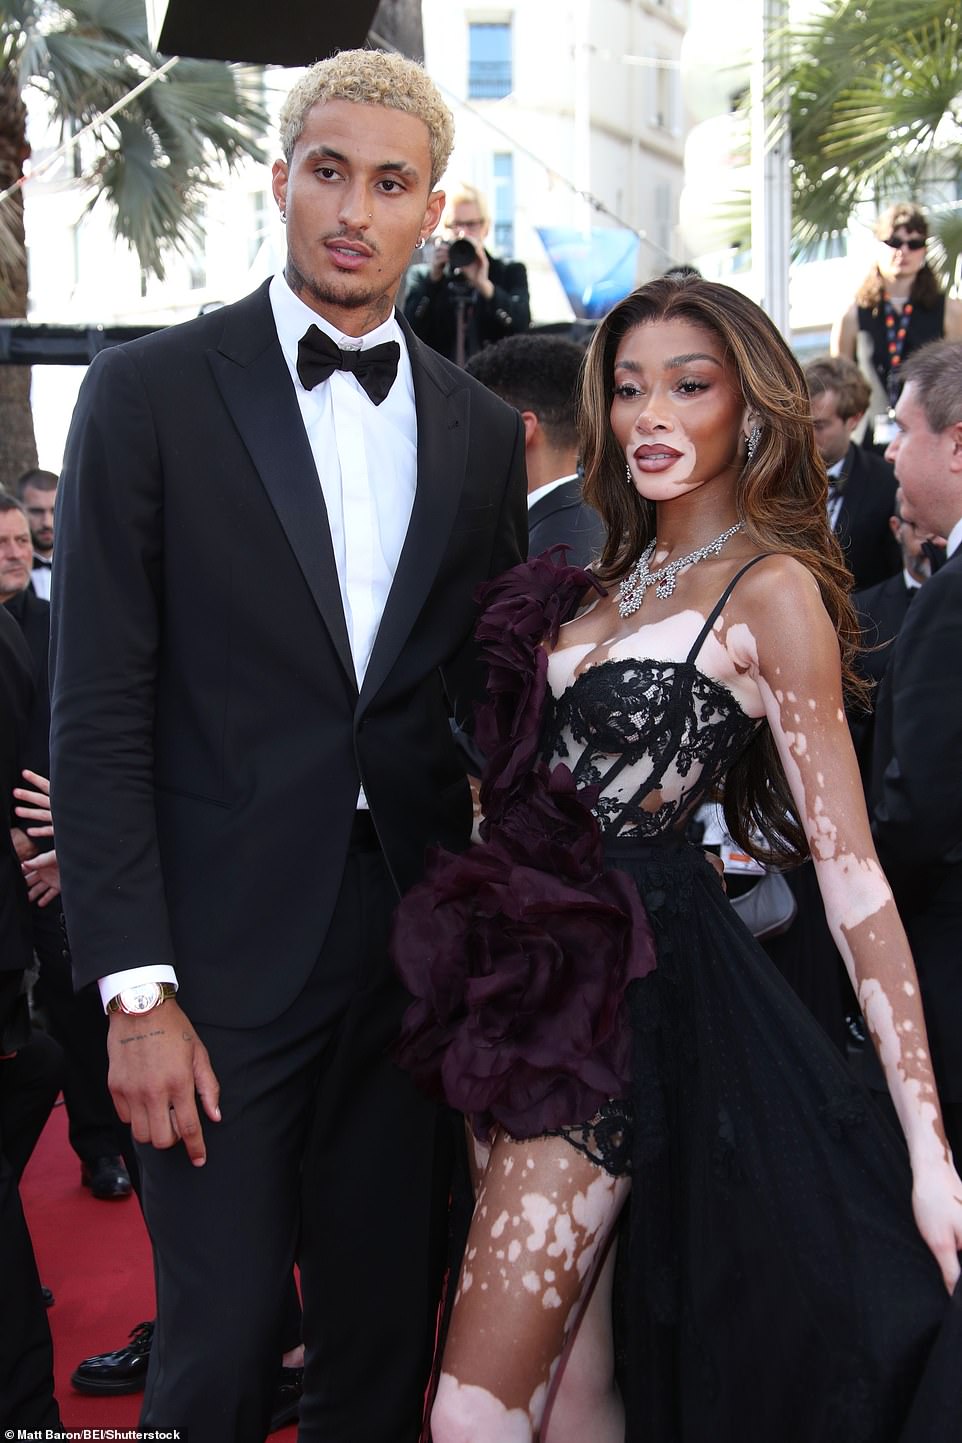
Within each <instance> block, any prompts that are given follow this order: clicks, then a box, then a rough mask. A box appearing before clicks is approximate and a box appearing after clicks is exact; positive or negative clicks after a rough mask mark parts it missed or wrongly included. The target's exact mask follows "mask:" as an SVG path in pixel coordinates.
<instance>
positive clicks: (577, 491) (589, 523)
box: [528, 476, 605, 566]
mask: <svg viewBox="0 0 962 1443" xmlns="http://www.w3.org/2000/svg"><path fill="white" fill-rule="evenodd" d="M562 542H563V543H564V545H565V546H567V547H568V548H569V549H568V554H567V556H566V558H565V559H566V561H567V562H568V564H569V566H587V565H588V564H589V562H591V561H594V560H595V559H596V558H597V557H598V556H599V555H600V554H601V548H602V547H603V546H604V543H605V527H604V522H603V521H602V519H601V517H600V516H599V515H598V513H597V511H595V509H594V507H592V506H588V505H587V503H586V502H585V501H583V500H582V496H581V482H580V481H579V480H578V478H577V477H576V476H575V477H573V478H572V479H571V480H570V481H566V482H565V483H564V485H563V486H556V487H555V489H554V490H553V491H549V492H548V495H547V496H542V498H541V500H540V501H536V502H535V504H534V505H533V506H532V507H531V509H530V511H529V512H528V551H529V553H530V554H531V555H532V556H537V555H539V553H540V552H542V551H547V549H548V548H549V546H557V545H558V544H559V543H562Z"/></svg>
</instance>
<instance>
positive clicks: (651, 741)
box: [541, 557, 761, 839]
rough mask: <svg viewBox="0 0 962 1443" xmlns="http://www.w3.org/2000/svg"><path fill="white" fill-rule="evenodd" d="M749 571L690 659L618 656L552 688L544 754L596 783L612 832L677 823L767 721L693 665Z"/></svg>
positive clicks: (655, 831) (601, 813)
mask: <svg viewBox="0 0 962 1443" xmlns="http://www.w3.org/2000/svg"><path fill="white" fill-rule="evenodd" d="M757 559H758V560H761V558H760V557H759V558H757ZM751 564H753V563H749V565H751ZM746 569H747V568H742V570H741V571H739V573H738V575H737V576H735V577H733V578H732V581H731V582H730V583H729V585H728V586H727V587H726V589H725V593H724V595H723V596H722V597H721V598H720V600H719V601H718V603H717V605H716V606H715V607H714V608H713V610H712V612H711V615H710V616H709V617H708V618H707V619H706V621H705V624H704V626H703V627H702V629H701V631H700V632H699V634H698V637H697V638H696V640H695V643H694V645H693V646H692V648H691V650H690V651H689V653H688V655H687V657H686V658H685V659H684V660H683V661H655V660H652V659H645V658H637V657H625V658H617V659H615V658H611V659H608V660H606V661H602V662H598V663H597V664H596V665H593V666H589V667H587V668H586V669H585V670H584V671H582V672H581V673H580V675H578V676H576V677H575V678H574V679H573V681H572V682H571V683H570V685H567V686H565V687H564V689H563V690H561V692H560V694H558V695H555V694H554V693H551V694H550V695H549V699H548V705H547V707H546V710H545V717H544V724H543V730H542V736H541V754H542V756H543V757H544V759H545V761H546V762H547V763H548V766H549V768H551V767H554V766H556V765H557V764H558V763H559V762H561V763H564V764H565V765H566V766H567V767H568V768H569V770H570V771H571V773H572V776H573V777H574V780H575V784H576V785H577V786H578V787H579V788H581V787H597V788H598V792H599V794H598V799H597V801H596V803H595V805H594V812H595V815H596V816H597V818H598V822H599V824H600V826H601V830H602V832H603V833H604V834H605V835H606V836H622V837H637V838H639V839H650V838H652V837H657V836H661V835H663V834H664V833H665V832H668V831H671V830H673V829H675V828H678V827H680V826H681V825H682V824H683V822H684V820H685V819H686V818H687V816H688V815H689V813H690V812H691V811H692V809H693V808H695V807H696V806H698V805H699V804H700V803H701V802H702V801H704V800H705V798H706V797H707V796H708V794H709V793H710V792H711V791H712V789H713V788H714V787H715V785H716V783H717V782H718V781H720V779H721V778H722V777H723V776H724V775H725V773H726V771H727V770H728V769H729V767H730V766H731V765H732V763H733V762H734V761H735V760H736V759H737V757H738V756H739V754H740V753H741V752H742V751H743V750H744V749H745V747H746V746H747V745H748V743H749V742H750V741H751V739H752V737H753V736H754V735H755V732H756V730H757V729H758V727H759V725H760V724H761V722H760V719H759V718H756V717H751V716H748V715H747V713H746V712H744V711H743V710H742V708H741V707H740V706H739V704H738V701H737V700H736V698H735V697H734V695H733V694H732V693H731V692H730V691H729V690H728V688H727V687H726V686H725V685H724V684H723V683H722V682H720V681H718V680H716V679H715V678H714V677H710V676H707V675H706V674H705V673H704V672H702V671H699V670H698V667H697V665H696V658H697V656H698V654H699V652H700V651H701V648H702V646H703V645H704V642H705V639H706V638H707V636H708V634H709V632H710V631H711V629H712V627H713V626H714V624H715V621H716V620H717V618H718V616H719V615H720V613H721V609H722V607H723V606H724V604H725V602H726V601H727V600H728V597H729V596H730V594H731V591H732V588H733V587H734V585H735V583H736V582H737V581H738V579H739V577H740V576H742V575H743V574H744V571H745V570H746ZM556 656H557V654H556ZM554 660H556V658H552V659H550V660H549V668H548V675H549V682H550V681H551V679H552V672H553V671H555V670H556V667H554V666H552V661H554Z"/></svg>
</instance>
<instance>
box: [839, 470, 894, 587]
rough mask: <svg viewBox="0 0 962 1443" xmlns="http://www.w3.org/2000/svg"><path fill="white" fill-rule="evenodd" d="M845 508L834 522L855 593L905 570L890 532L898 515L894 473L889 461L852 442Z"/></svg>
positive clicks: (846, 478)
mask: <svg viewBox="0 0 962 1443" xmlns="http://www.w3.org/2000/svg"><path fill="white" fill-rule="evenodd" d="M844 473H845V485H844V490H843V493H842V505H841V508H840V509H839V514H838V519H837V520H836V522H835V534H836V536H837V537H838V539H839V543H840V544H841V547H842V550H843V552H844V553H845V560H846V563H847V565H848V569H849V570H850V571H851V573H852V576H853V577H854V579H855V587H854V589H855V590H856V591H862V590H864V589H865V587H867V586H875V584H876V583H877V582H879V581H884V580H885V578H886V577H888V576H894V575H895V574H896V572H898V571H901V570H902V554H901V552H900V551H899V548H898V544H897V542H896V540H895V537H894V536H893V535H892V533H891V531H890V530H889V517H890V516H892V515H894V513H895V492H896V490H897V482H896V480H895V472H894V471H893V469H892V467H891V466H890V465H889V463H888V462H887V461H884V460H883V459H882V457H881V456H876V455H874V454H873V453H872V452H871V451H863V450H862V448H861V446H856V445H855V443H854V442H853V443H852V445H850V446H849V448H848V455H847V456H846V458H845V467H844Z"/></svg>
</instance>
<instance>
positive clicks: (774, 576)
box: [0, 51, 962, 1443]
mask: <svg viewBox="0 0 962 1443" xmlns="http://www.w3.org/2000/svg"><path fill="white" fill-rule="evenodd" d="M452 144H453V123H452V119H451V116H450V113H449V112H448V110H447V107H446V106H445V104H444V102H443V100H442V98H441V96H440V94H439V92H438V91H437V89H436V87H435V86H434V85H433V83H432V82H431V80H430V79H429V77H428V76H427V75H426V73H425V72H424V70H423V69H422V68H421V67H419V66H417V65H416V64H414V63H413V62H410V61H407V60H404V59H402V58H401V57H399V56H396V55H388V54H384V53H381V52H378V51H348V52H343V53H341V54H339V55H337V56H335V57H333V58H331V59H329V60H325V61H322V62H320V63H319V64H317V65H315V66H314V67H312V68H311V69H309V70H308V71H306V72H305V73H304V75H303V76H302V78H301V79H300V80H299V81H298V82H297V83H296V85H295V86H294V88H293V89H292V91H291V93H290V95H289V97H288V99H287V101H286V103H285V106H284V109H283V112H282V116H281V149H282V158H281V159H279V160H277V161H276V162H275V163H274V167H273V173H272V177H273V178H272V185H273V195H274V199H275V202H276V204H277V207H278V211H279V214H280V217H281V219H282V221H283V222H284V224H285V227H286V239H287V259H286V264H285V266H284V269H283V271H282V272H281V273H279V274H277V275H275V276H274V277H273V278H271V279H270V280H269V281H267V282H265V284H264V285H263V286H261V287H260V288H259V289H258V290H257V291H256V292H254V294H252V295H251V296H249V297H247V298H246V299H244V300H242V301H239V302H237V303H235V304H233V305H229V306H226V307H224V308H223V309H220V310H217V311H215V312H212V313H209V314H206V315H204V316H202V317H200V318H198V319H197V320H195V321H192V322H189V323H188V324H186V325H183V326H177V327H173V328H170V329H169V330H166V331H164V332H159V333H156V334H154V335H151V336H149V337H146V338H143V339H141V340H138V341H135V342H132V343H130V344H127V345H124V346H119V347H115V348H111V349H108V350H105V351H103V352H102V353H101V354H100V355H99V356H98V357H97V358H96V360H95V361H94V363H93V364H92V365H91V366H90V368H89V370H88V373H87V376H86V378H85V380H84V383H83V386H82V388H81V391H80V395H79V398H78V401H77V406H76V411H75V414H74V417H73V421H72V425H71V430H70V435H69V438H68V442H67V448H66V454H65V458H64V464H63V470H62V474H61V476H60V477H59V478H58V477H57V476H56V475H53V474H52V473H49V472H44V471H31V472H29V473H28V474H27V475H25V476H24V477H23V478H21V481H20V484H19V487H18V491H19V496H18V497H13V496H11V497H2V496H0V603H2V604H0V788H2V789H3V790H4V793H5V795H7V796H8V797H9V798H10V811H11V817H10V823H11V825H10V829H9V839H7V838H6V836H5V837H4V843H3V846H2V847H0V958H2V963H0V1032H2V1038H0V1267H2V1270H3V1276H4V1279H5V1291H6V1301H7V1304H8V1320H7V1321H6V1322H5V1323H4V1324H3V1326H2V1328H0V1414H2V1421H3V1424H4V1426H5V1427H16V1428H21V1429H23V1428H36V1429H41V1428H47V1429H56V1428H57V1427H59V1425H60V1413H59V1407H58V1403H57V1400H56V1399H55V1397H54V1391H53V1382H52V1360H51V1344H50V1331H49V1324H48V1317H47V1311H46V1305H47V1304H49V1302H50V1301H51V1299H50V1298H49V1297H46V1298H45V1297H44V1292H43V1288H42V1283H41V1280H40V1278H39V1276H38V1273H37V1268H36V1263H35V1261H34V1257H33V1250H32V1246H31V1241H30V1237H29V1231H28V1229H27V1226H26V1223H25V1220H24V1217H23V1212H22V1208H21V1205H20V1202H19V1195H18V1182H19V1178H20V1176H21V1174H22V1171H23V1168H24V1166H25V1164H26V1161H27V1159H28V1157H29V1155H30V1152H31V1151H32V1149H33V1147H34V1146H35V1144H36V1141H37V1138H38V1137H39V1134H40V1132H41V1130H42V1128H43V1125H44V1122H45V1120H46V1117H47V1115H48V1113H49V1110H50V1107H51V1106H52V1104H53V1101H54V1098H55V1096H56V1095H57V1093H58V1091H59V1090H60V1089H61V1088H62V1089H63V1093H64V1098H65V1102H66V1106H67V1110H68V1115H69V1119H70V1141H71V1145H72V1146H73V1148H74V1151H75V1152H76V1153H77V1156H78V1159H79V1166H80V1176H81V1179H82V1181H83V1183H84V1184H85V1185H87V1186H89V1187H90V1188H91V1190H92V1192H93V1194H94V1196H95V1197H98V1198H102V1199H104V1200H116V1199H117V1198H120V1197H123V1196H126V1195H128V1194H131V1193H134V1194H136V1197H137V1198H138V1199H139V1202H140V1205H141V1207H142V1209H143V1213H144V1217H145V1221H146V1225H147V1229H148V1232H149V1236H150V1242H151V1246H152V1250H153V1257H154V1273H155V1284H156V1299H157V1313H156V1318H155V1319H154V1320H152V1321H151V1322H150V1323H148V1324H144V1325H140V1326H139V1327H138V1328H136V1329H135V1330H134V1333H133V1335H132V1337H131V1339H130V1341H129V1343H128V1344H127V1345H125V1346H121V1347H119V1348H117V1349H116V1350H114V1351H112V1352H109V1353H104V1354H93V1355H91V1356H90V1357H88V1358H86V1359H84V1360H82V1361H80V1362H79V1364H78V1366H77V1368H76V1370H75V1371H74V1374H73V1385H74V1386H75V1387H77V1388H79V1389H81V1390H85V1391H90V1392H99V1393H101V1394H109V1393H122V1392H132V1391H139V1390H141V1389H143V1392H144V1397H143V1405H142V1412H141V1426H142V1428H144V1429H159V1430H172V1429H181V1430H183V1432H184V1436H188V1437H190V1438H191V1439H193V1440H194V1443H198V1440H203V1443H262V1440H263V1439H264V1437H265V1436H266V1434H267V1433H268V1431H269V1430H271V1429H272V1428H274V1427H276V1426H278V1425H279V1424H280V1423H281V1422H286V1421H289V1420H290V1419H291V1418H292V1417H294V1416H297V1417H298V1418H299V1434H298V1436H299V1438H300V1439H301V1440H302V1443H332V1440H342V1439H350V1440H351V1443H415V1440H418V1439H427V1438H429V1437H430V1438H432V1439H433V1440H434V1443H489V1440H490V1443H534V1440H541V1443H583V1440H585V1439H591V1440H592V1443H609V1440H610V1443H615V1440H621V1439H628V1440H630V1443H640V1440H644V1443H736V1440H737V1443H771V1440H772V1439H779V1440H785V1443H829V1440H830V1439H835V1438H846V1439H848V1438H856V1437H857V1438H859V1439H861V1440H863V1443H950V1440H955V1439H956V1438H957V1433H958V1419H959V1417H960V1416H962V1370H960V1369H959V1367H958V1357H959V1349H960V1348H962V1291H960V1289H959V1287H958V1279H959V1271H960V1269H959V1253H960V1250H962V1181H960V1178H959V1175H958V1172H957V1170H956V1166H955V1163H954V1160H953V1158H954V1157H958V1156H960V1155H962V1057H960V1048H959V1044H958V1038H959V1035H960V1026H962V973H960V972H959V968H958V963H957V958H956V956H955V947H956V941H955V939H956V937H957V936H958V932H959V926H960V922H962V915H960V913H962V774H960V770H959V767H958V764H957V760H956V759H957V756H958V754H959V750H960V741H962V737H960V729H962V707H960V706H959V705H958V703H957V698H956V692H957V690H958V688H959V685H960V678H962V342H960V341H959V340H958V339H954V338H953V337H954V336H955V328H956V327H957V325H958V314H957V310H958V303H956V302H954V301H952V300H948V299H946V298H944V297H936V298H935V299H933V297H932V295H931V294H930V292H931V287H927V288H926V286H925V285H923V282H922V280H921V279H920V278H921V277H922V275H923V273H924V272H925V271H926V270H927V267H926V266H925V264H924V259H925V250H924V240H925V236H926V234H927V232H926V229H925V220H924V216H923V215H922V214H921V212H919V211H918V210H916V209H915V208H914V207H906V206H902V207H895V208H893V210H892V211H891V212H890V213H889V214H888V215H887V217H884V218H883V221H882V223H881V230H880V237H881V242H882V245H883V250H882V251H881V252H880V258H879V266H878V284H877V285H876V287H875V290H874V291H873V293H872V296H870V295H869V294H868V291H867V290H866V289H865V288H863V292H864V294H863V292H860V295H859V301H858V305H857V306H856V307H855V308H854V310H853V313H851V314H849V315H847V316H846V317H845V318H843V320H842V322H841V323H840V326H839V328H838V332H837V335H836V336H835V338H834V340H833V351H834V352H835V354H833V355H832V356H826V357H824V358H819V359H818V360H815V361H813V362H811V363H810V364H809V365H808V366H807V367H806V368H805V369H804V370H803V369H802V368H801V367H800V366H799V364H798V362H797V361H796V360H795V358H794V357H793V356H792V354H791V351H790V350H789V348H788V346H787V345H786V343H785V341H784V340H783V338H782V337H781V336H780V335H779V333H778V331H777V329H776V328H775V327H774V326H773V324H772V323H771V322H770V321H769V320H768V318H767V317H766V316H765V315H764V313H763V312H762V311H761V310H760V309H759V308H758V307H757V306H755V305H754V304H753V303H752V302H750V301H749V300H747V299H746V298H745V297H744V296H742V295H741V294H740V293H739V292H737V291H735V290H732V289H730V288H727V287H725V286H722V285H717V284H714V283H711V282H707V281H704V280H703V279H701V278H700V277H699V276H698V275H697V273H692V272H691V271H689V270H686V271H685V272H684V273H678V274H672V275H668V276H665V277H662V278H659V279H657V280H654V281H650V282H648V283H647V284H645V285H643V286H641V287H640V288H639V289H638V290H637V291H635V292H634V293H633V294H632V295H630V296H629V297H627V298H626V299H625V300H623V301H621V302H620V303H619V304H617V305H616V306H615V307H614V308H613V309H612V310H611V312H610V313H609V314H608V316H606V317H605V318H604V320H603V321H602V322H601V323H600V324H599V326H598V327H597V330H596V331H595V333H594V335H593V337H592V339H591V342H590V345H589V346H588V348H587V351H585V350H584V349H583V348H582V347H581V346H579V345H577V344H576V343H574V342H573V341H569V340H564V339H561V338H559V337H557V336H548V335H542V334H537V333H532V332H530V330H529V325H530V312H529V305H528V296H527V279H526V275H525V272H524V267H523V266H522V265H521V264H520V263H519V262H516V261H503V260H500V259H499V258H497V257H495V256H493V255H492V254H490V252H489V251H488V250H487V249H486V247H485V240H486V238H487V233H488V228H489V224H490V218H489V215H488V212H487V209H486V206H485V204H484V200H483V197H482V196H481V195H480V194H479V193H478V192H477V191H476V190H474V189H472V188H470V187H463V188H460V189H458V190H456V191H452V192H451V193H450V194H449V195H448V196H447V197H445V195H444V193H443V192H442V191H441V190H440V189H439V188H438V187H439V182H440V181H441V178H442V176H443V175H444V173H445V170H446V167H447V164H448V160H449V156H450V153H451V148H452ZM439 235H442V236H443V239H441V240H438V239H437V237H438V236H439ZM920 238H921V239H922V241H923V244H922V245H921V246H919V245H917V244H915V242H916V241H917V240H918V239H920ZM428 242H431V252H430V259H429V260H427V261H426V262H423V263H419V265H418V266H417V267H416V268H415V269H414V271H413V273H412V274H407V272H408V270H409V261H410V257H411V255H412V252H416V251H419V250H421V249H422V248H423V247H424V246H425V244H426V243H428ZM458 246H460V247H461V249H460V250H458ZM405 278H406V280H405ZM402 282H405V290H404V300H403V304H402V305H401V307H400V308H399V307H398V304H397V302H398V296H399V293H400V287H401V286H402ZM873 296H874V299H873ZM876 332H877V335H876ZM864 336H868V337H869V341H868V342H866V344H865V345H863V344H862V338H863V337H864ZM873 337H874V340H873V339H872V338H873ZM883 342H884V344H883ZM870 345H871V346H874V350H872V352H871V355H869V348H870ZM893 347H894V349H893ZM886 358H887V359H886ZM869 362H870V363H871V365H872V366H873V367H874V376H873V377H869V378H867V377H866V375H865V374H864V371H865V368H866V366H867V364H868V363H869ZM860 363H861V365H860ZM883 370H884V372H885V374H884V376H883V375H882V371H883ZM879 383H881V385H882V387H883V390H882V392H881V393H879V392H878V389H877V388H878V385H879ZM873 387H874V388H875V389H874V390H873ZM890 412H891V413H892V414H891V415H890ZM883 414H884V417H885V425H884V426H882V425H880V423H879V420H878V417H880V416H882V415H883ZM873 418H874V420H873ZM866 423H870V424H871V425H872V428H873V429H872V432H871V435H870V436H869V437H868V438H863V441H864V442H865V444H858V443H857V442H856V439H855V438H856V436H858V435H860V434H861V428H863V427H864V426H865V425H866ZM889 428H891V429H889ZM873 446H874V447H876V448H878V447H879V446H882V447H883V448H884V449H885V452H886V454H885V457H884V458H883V457H882V456H881V455H880V454H878V453H877V450H873V449H872V447H873ZM54 497H56V511H55V513H54ZM526 555H527V556H529V557H530V559H529V560H525V559H524V558H525V556H526ZM51 560H52V563H53V565H52V576H53V582H52V588H51V584H50V575H51V566H50V563H51ZM254 580H256V581H257V582H258V585H256V586H255V585H253V584H252V582H253V581H254ZM48 669H49V677H50V686H49V689H48V683H47V677H48ZM472 782H473V786H474V791H475V794H476V795H478V796H479V798H480V816H476V815H475V809H474V808H473V806H472ZM709 803H713V804H714V803H717V804H718V805H719V806H720V808H721V811H722V814H723V817H724V828H725V831H726V833H727V839H728V841H727V843H726V845H728V843H730V844H731V848H737V849H738V851H739V854H740V855H741V856H742V857H743V858H745V859H746V861H748V862H750V864H751V865H753V866H754V867H755V871H756V873H763V874H765V875H769V876H780V875H782V874H783V873H784V875H785V877H786V879H787V881H788V884H789V886H790V887H791V888H794V889H795V891H796V900H795V903H794V904H793V906H794V907H795V910H796V911H798V912H799V913H800V917H799V922H798V923H791V924H790V925H789V922H787V921H786V922H785V924H784V926H782V925H781V924H780V925H779V928H778V929H777V930H779V931H783V932H784V937H783V938H781V939H780V941H783V942H786V943H789V939H794V943H793V945H794V955H792V953H791V945H792V944H790V945H788V950H784V949H783V951H782V952H779V951H777V950H772V949H770V951H769V952H766V951H765V950H764V947H763V945H762V944H761V943H760V942H759V940H758V938H757V937H756V936H755V935H753V927H752V926H751V925H749V924H748V923H749V922H750V920H751V919H750V914H749V913H748V912H747V911H743V910H739V909H737V907H736V905H735V903H737V897H736V896H735V893H736V892H737V891H738V888H737V886H736V884H735V883H734V882H733V883H732V884H731V892H732V898H731V899H730V898H729V896H728V895H726V883H725V878H724V875H723V872H724V868H723V864H722V861H721V860H720V859H719V858H718V857H717V856H715V854H714V851H713V850H712V848H711V845H710V844H709V843H708V842H707V841H706V840H705V838H704V835H703V834H702V833H700V832H696V831H695V829H694V828H693V826H692V819H693V818H694V817H695V815H696V813H698V812H699V810H700V809H702V808H704V807H705V806H706V805H707V804H709ZM731 848H730V849H731ZM730 849H729V850H730ZM726 855H728V853H726ZM746 919H748V920H747V921H746ZM813 919H814V920H819V921H820V926H821V931H820V932H818V931H816V930H815V928H814V926H813V925H809V926H807V927H805V928H803V927H802V925H801V923H802V922H803V921H805V922H806V923H808V924H812V923H813ZM786 927H787V928H789V930H785V928H786ZM793 928H794V929H796V930H794V931H793V930H792V929H793ZM754 931H757V932H762V931H763V929H762V927H761V926H760V925H756V926H755V927H754ZM35 960H36V961H37V962H39V976H38V978H37V980H36V981H35V982H34V983H33V985H32V986H31V975H32V969H33V967H34V963H35ZM815 972H818V973H820V974H821V975H824V976H831V977H832V978H833V990H832V992H831V997H832V998H833V999H835V1000H831V1001H829V1002H827V1003H826V1002H825V1000H824V999H825V997H826V996H828V995H829V994H828V992H826V991H824V990H820V989H819V988H817V987H815V986H813V985H812V984H811V980H810V979H811V977H812V976H813V974H814V973H815ZM843 999H844V1000H843ZM844 1013H848V1014H849V1021H850V1023H851V1024H852V1026H853V1027H854V1028H855V1029H856V1031H857V1032H858V1047H857V1048H853V1046H852V1033H851V1029H849V1031H848V1032H846V1031H845V1028H844V1027H843V1026H842V1021H843V1020H844V1018H843V1014H844ZM38 1024H39V1025H38ZM12 1320H15V1322H14V1321H12Z"/></svg>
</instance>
